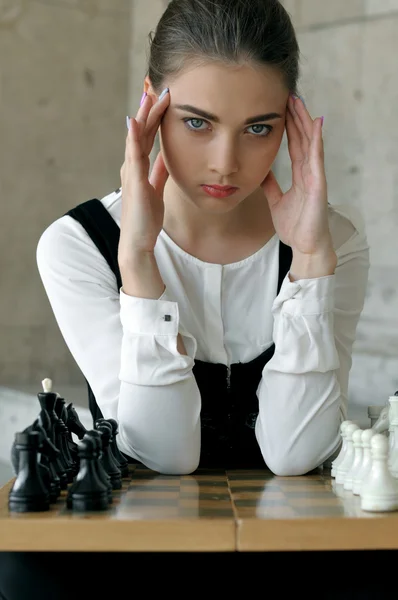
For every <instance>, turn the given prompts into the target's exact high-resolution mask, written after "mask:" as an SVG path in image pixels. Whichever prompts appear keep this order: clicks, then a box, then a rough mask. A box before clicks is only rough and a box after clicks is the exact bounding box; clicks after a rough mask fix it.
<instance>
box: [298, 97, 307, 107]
mask: <svg viewBox="0 0 398 600" xmlns="http://www.w3.org/2000/svg"><path fill="white" fill-rule="evenodd" d="M299 98H300V100H301V102H302V103H303V104H304V106H306V104H305V100H304V98H303V97H302V96H299Z"/></svg>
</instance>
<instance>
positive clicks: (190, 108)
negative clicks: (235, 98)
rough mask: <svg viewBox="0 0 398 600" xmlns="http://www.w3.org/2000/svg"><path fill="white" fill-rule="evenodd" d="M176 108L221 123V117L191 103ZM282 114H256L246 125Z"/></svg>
mask: <svg viewBox="0 0 398 600" xmlns="http://www.w3.org/2000/svg"><path fill="white" fill-rule="evenodd" d="M175 108H178V109H179V110H186V111H188V112H191V113H194V114H195V115H199V116H200V117H203V118H204V119H208V120H209V121H214V123H220V119H219V118H218V117H216V115H213V114H211V113H208V112H206V111H205V110H202V109H200V108H196V107H195V106H191V105H190V104H176V105H175ZM281 118H282V115H280V114H279V113H275V112H272V113H266V114H265V115H256V116H255V117H250V118H249V119H246V121H245V123H244V124H245V125H252V124H253V123H258V121H271V120H273V119H281Z"/></svg>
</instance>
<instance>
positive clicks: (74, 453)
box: [58, 396, 79, 474]
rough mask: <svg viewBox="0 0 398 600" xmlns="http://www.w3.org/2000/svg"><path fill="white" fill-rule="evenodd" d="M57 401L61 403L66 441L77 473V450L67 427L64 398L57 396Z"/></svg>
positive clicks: (66, 411)
mask: <svg viewBox="0 0 398 600" xmlns="http://www.w3.org/2000/svg"><path fill="white" fill-rule="evenodd" d="M58 401H61V404H62V411H61V419H62V421H63V422H64V423H65V425H66V442H67V444H68V448H69V454H70V456H71V458H72V461H73V463H74V465H75V473H76V474H77V472H78V471H79V457H78V452H77V444H76V442H75V441H74V439H73V437H72V432H71V431H70V429H69V427H68V419H69V414H68V410H67V408H66V402H65V398H63V397H62V396H61V397H60V398H58Z"/></svg>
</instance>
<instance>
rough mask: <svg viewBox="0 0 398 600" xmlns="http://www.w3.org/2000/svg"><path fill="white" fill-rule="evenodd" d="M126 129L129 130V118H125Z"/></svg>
mask: <svg viewBox="0 0 398 600" xmlns="http://www.w3.org/2000/svg"><path fill="white" fill-rule="evenodd" d="M126 125H127V129H130V117H126Z"/></svg>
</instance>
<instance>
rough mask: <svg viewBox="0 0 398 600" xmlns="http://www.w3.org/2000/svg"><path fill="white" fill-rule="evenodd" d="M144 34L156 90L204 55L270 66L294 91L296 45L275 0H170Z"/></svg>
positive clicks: (209, 58)
mask: <svg viewBox="0 0 398 600" xmlns="http://www.w3.org/2000/svg"><path fill="white" fill-rule="evenodd" d="M149 39H150V50H149V60H148V70H147V75H148V76H149V79H150V80H151V83H152V86H153V89H154V91H155V93H156V94H159V93H160V92H161V91H162V90H163V88H164V87H166V85H165V82H166V81H167V82H171V81H172V80H173V78H174V77H177V76H178V74H179V73H180V72H181V71H183V70H184V69H185V68H186V67H187V66H199V65H203V64H206V63H208V62H210V61H214V62H217V63H220V62H221V63H225V64H227V65H241V64H245V63H252V64H254V65H255V66H256V65H259V66H261V65H267V66H272V67H274V68H275V69H278V70H279V71H280V72H281V73H282V75H283V77H284V81H285V84H286V87H287V89H288V90H289V91H290V93H292V94H297V93H298V92H297V83H298V79H299V54H300V51H299V46H298V43H297V39H296V34H295V31H294V28H293V25H292V22H291V19H290V15H289V13H288V12H287V11H286V9H285V8H284V7H283V6H282V4H281V3H280V2H279V0H171V2H170V3H169V5H168V7H167V8H166V10H165V12H164V13H163V15H162V17H161V18H160V20H159V22H158V24H157V27H156V30H155V32H151V33H150V34H149Z"/></svg>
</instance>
